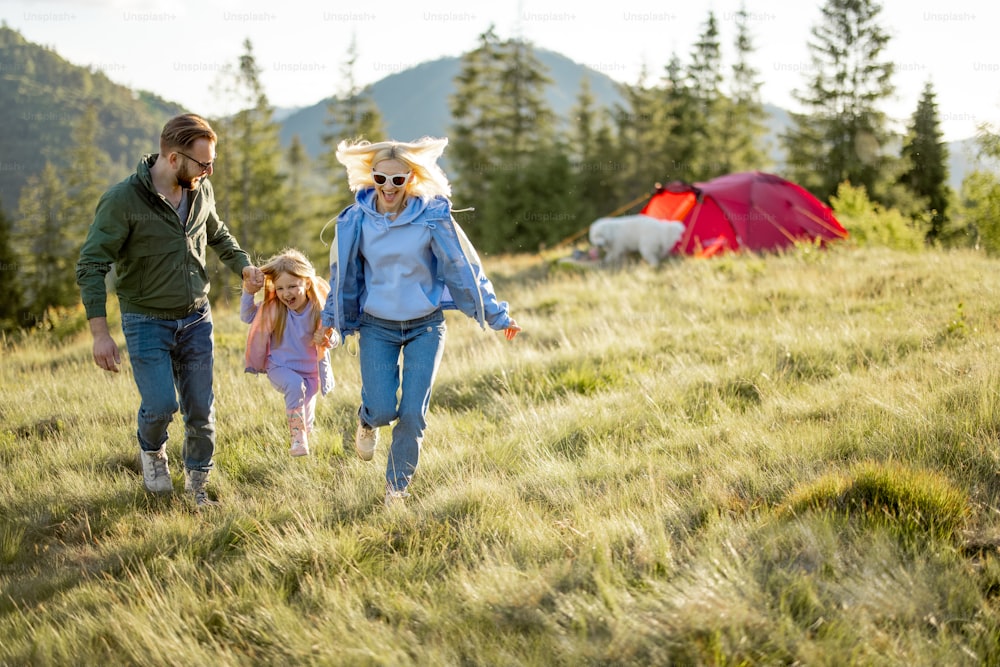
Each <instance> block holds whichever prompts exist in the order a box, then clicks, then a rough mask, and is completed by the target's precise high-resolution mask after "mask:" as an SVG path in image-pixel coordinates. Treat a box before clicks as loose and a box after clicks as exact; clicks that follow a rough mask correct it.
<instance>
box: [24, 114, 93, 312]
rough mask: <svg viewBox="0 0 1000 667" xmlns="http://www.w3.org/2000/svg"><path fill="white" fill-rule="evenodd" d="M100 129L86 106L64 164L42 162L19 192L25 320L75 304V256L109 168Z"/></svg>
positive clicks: (90, 219) (75, 128)
mask: <svg viewBox="0 0 1000 667" xmlns="http://www.w3.org/2000/svg"><path fill="white" fill-rule="evenodd" d="M99 130H100V126H99V120H98V115H97V108H96V106H95V105H94V104H90V105H88V107H87V108H86V109H85V110H84V112H83V115H82V116H81V117H80V119H79V120H78V121H77V122H76V123H75V124H74V126H73V131H72V138H73V143H72V144H71V145H70V146H69V148H68V149H67V150H66V160H65V161H64V166H61V167H58V168H57V167H56V166H55V165H53V164H52V163H46V165H45V168H44V169H43V170H42V173H41V174H36V175H33V176H32V177H30V178H29V179H28V182H27V184H26V185H25V187H24V189H22V190H21V196H20V200H19V202H18V219H17V220H16V222H15V227H14V234H13V243H14V248H15V250H16V251H17V253H18V255H19V256H20V258H21V265H22V269H23V270H22V274H21V275H22V280H21V283H22V287H23V288H24V292H25V297H26V298H25V303H24V306H25V307H26V308H27V311H26V314H25V315H24V317H23V318H22V319H23V321H24V322H26V323H35V324H44V323H46V322H47V321H48V318H49V314H50V309H59V308H68V307H71V306H74V305H76V304H77V303H78V302H79V297H80V295H79V292H78V291H77V285H76V280H75V276H76V259H77V257H79V255H80V246H81V245H82V244H83V239H84V238H85V237H86V234H87V228H88V227H89V226H90V223H91V221H92V220H93V217H94V208H95V207H96V205H97V201H98V199H100V197H101V195H102V194H103V192H104V190H105V189H106V188H107V186H108V185H109V184H108V183H107V174H109V173H110V172H111V160H110V159H109V158H108V156H107V154H106V153H105V152H104V151H103V150H101V149H100V148H99V146H98V133H99Z"/></svg>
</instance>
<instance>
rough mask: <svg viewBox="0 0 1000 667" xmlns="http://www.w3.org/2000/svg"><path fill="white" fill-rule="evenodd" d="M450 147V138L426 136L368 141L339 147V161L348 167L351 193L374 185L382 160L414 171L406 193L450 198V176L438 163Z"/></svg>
mask: <svg viewBox="0 0 1000 667" xmlns="http://www.w3.org/2000/svg"><path fill="white" fill-rule="evenodd" d="M447 145H448V139H447V138H442V139H438V138H435V137H423V138H422V139H418V140H417V141H410V142H405V141H380V142H378V143H374V144H373V143H371V142H370V141H367V140H365V139H360V140H356V141H353V142H350V141H347V140H344V141H341V142H340V143H339V144H337V160H338V161H339V162H340V163H341V164H342V165H344V166H345V167H346V168H347V185H348V187H350V188H351V192H357V191H358V190H360V189H362V188H365V187H371V186H373V185H375V181H374V180H373V179H372V168H373V167H374V165H376V164H378V163H379V162H382V161H383V160H399V161H400V162H402V163H404V164H406V165H407V166H408V167H409V168H410V170H411V171H412V172H413V176H412V177H411V178H410V180H409V181H407V183H406V192H407V193H408V194H412V195H415V196H417V197H426V198H431V197H436V196H438V195H442V196H444V197H450V196H451V184H449V183H448V177H447V176H445V174H444V171H442V170H441V167H439V166H438V164H437V160H438V158H439V157H441V154H442V153H443V152H444V148H445V146H447Z"/></svg>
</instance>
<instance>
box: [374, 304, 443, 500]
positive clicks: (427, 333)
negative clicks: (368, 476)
mask: <svg viewBox="0 0 1000 667" xmlns="http://www.w3.org/2000/svg"><path fill="white" fill-rule="evenodd" d="M445 332H446V326H445V320H444V313H442V312H441V311H440V310H438V311H435V312H434V313H432V314H430V315H428V316H427V317H423V318H420V319H417V320H407V321H404V322H395V321H392V320H383V319H380V318H377V317H372V316H371V315H368V314H366V313H363V314H362V315H361V325H360V333H361V335H360V340H359V342H358V348H359V357H360V363H361V409H360V410H359V411H358V416H359V417H360V418H361V421H363V422H364V423H365V424H367V425H368V426H372V427H379V426H385V425H387V424H390V423H392V422H393V421H396V425H395V426H394V427H393V429H392V444H391V445H390V448H389V461H388V463H387V464H386V469H385V481H386V482H387V483H388V485H389V486H390V487H391V488H393V489H396V490H400V491H401V490H403V489H405V488H406V487H407V485H408V484H409V483H410V480H411V479H412V478H413V473H414V472H415V471H416V469H417V462H418V460H419V458H420V445H421V443H422V442H423V439H424V429H425V428H426V427H427V419H426V417H427V408H428V407H429V405H430V400H431V388H432V386H433V385H434V376H435V375H437V370H438V366H439V365H440V363H441V355H442V354H443V353H444V339H445ZM400 390H401V391H400ZM397 393H398V399H397Z"/></svg>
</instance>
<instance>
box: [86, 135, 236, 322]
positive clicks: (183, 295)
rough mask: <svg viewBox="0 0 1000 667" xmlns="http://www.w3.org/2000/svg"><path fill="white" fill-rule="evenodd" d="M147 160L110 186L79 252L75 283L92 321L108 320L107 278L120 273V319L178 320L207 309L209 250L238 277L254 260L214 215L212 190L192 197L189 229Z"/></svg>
mask: <svg viewBox="0 0 1000 667" xmlns="http://www.w3.org/2000/svg"><path fill="white" fill-rule="evenodd" d="M155 162H156V155H155V154H153V155H146V156H144V157H143V158H142V160H141V161H140V162H139V167H138V168H137V169H136V172H135V173H134V174H132V175H131V176H129V177H128V178H126V179H125V180H124V181H122V182H121V183H118V184H117V185H114V186H112V187H111V188H110V189H109V190H108V191H107V192H106V193H104V195H103V196H102V197H101V199H100V201H99V202H98V203H97V210H96V212H95V213H94V222H93V223H92V224H91V225H90V231H89V232H88V233H87V239H86V240H85V241H84V243H83V247H82V248H81V249H80V260H79V262H78V263H77V265H76V282H77V284H78V285H79V286H80V294H81V296H82V299H83V307H84V308H85V309H86V311H87V319H93V318H95V317H106V315H107V310H106V309H107V290H106V288H105V282H104V280H105V276H106V275H107V273H108V271H110V270H111V265H112V263H114V265H115V275H116V278H115V291H116V292H117V293H118V301H119V303H120V304H121V311H122V312H123V313H140V314H145V315H155V316H158V317H165V318H169V319H180V318H183V317H186V316H187V315H189V314H191V313H192V312H194V311H195V310H197V309H198V308H200V307H201V306H203V305H204V304H206V303H207V302H208V290H209V280H208V271H207V270H206V263H205V248H206V247H207V246H211V247H212V248H213V249H214V250H215V252H216V253H217V254H218V256H219V259H221V260H222V262H223V263H224V264H225V265H226V266H228V267H229V268H230V269H232V270H233V271H235V272H236V273H241V272H242V270H243V267H244V266H249V265H250V263H251V262H250V258H249V256H248V255H247V253H246V252H244V251H243V250H242V249H241V248H240V245H239V243H237V242H236V239H235V238H233V236H232V234H230V233H229V228H228V227H226V224H225V223H224V222H222V221H221V220H219V216H218V214H217V213H216V212H215V193H214V191H213V190H212V184H211V183H210V182H209V181H208V180H207V179H205V180H203V181H202V182H201V184H200V187H199V188H198V189H197V190H193V191H191V192H190V193H189V194H190V199H191V201H190V208H189V213H188V221H187V225H186V226H182V225H181V223H180V220H179V219H178V218H177V214H176V213H175V212H174V210H173V208H171V206H170V204H168V203H167V202H166V201H165V200H164V199H163V198H161V197H160V195H159V193H158V192H157V191H156V188H154V187H153V179H152V176H151V174H150V171H149V169H150V167H151V166H152V165H153V164H154V163H155Z"/></svg>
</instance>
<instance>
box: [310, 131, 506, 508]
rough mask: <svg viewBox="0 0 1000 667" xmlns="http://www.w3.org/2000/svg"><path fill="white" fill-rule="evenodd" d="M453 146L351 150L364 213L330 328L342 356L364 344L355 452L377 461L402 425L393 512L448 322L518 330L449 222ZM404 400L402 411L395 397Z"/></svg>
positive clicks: (333, 302)
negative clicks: (385, 440) (445, 167)
mask: <svg viewBox="0 0 1000 667" xmlns="http://www.w3.org/2000/svg"><path fill="white" fill-rule="evenodd" d="M447 144H448V140H447V139H436V138H432V137H425V138H423V139H420V140H418V141H415V142H405V143H404V142H397V141H383V142H379V143H375V144H373V143H369V142H367V141H363V140H362V141H358V142H353V143H351V142H347V141H342V142H341V143H340V144H339V145H338V146H337V160H338V161H340V163H341V164H343V165H344V166H345V167H346V169H347V182H348V186H349V187H350V188H351V191H353V192H355V193H356V195H355V203H354V204H352V205H350V206H348V207H347V208H346V209H344V211H343V212H342V213H341V214H340V215H339V216H338V218H337V233H336V239H335V241H334V244H333V247H332V248H331V249H330V294H329V296H328V297H327V300H326V307H325V308H324V309H323V315H322V323H323V326H324V327H328V328H329V329H328V333H329V334H330V335H331V338H332V340H331V341H330V343H331V344H332V345H334V346H336V345H338V344H339V343H340V341H341V340H342V338H343V337H344V336H349V335H351V334H353V333H355V332H358V333H359V334H360V335H359V349H360V363H361V407H360V409H359V410H358V428H357V433H356V434H355V439H354V447H355V450H356V451H357V454H358V456H359V457H360V458H361V459H363V460H365V461H369V460H371V458H372V456H373V455H374V453H375V447H376V445H377V443H378V435H379V433H378V429H379V427H381V426H386V425H388V424H390V423H392V422H393V421H395V422H396V424H395V426H394V427H393V429H392V444H391V445H390V447H389V458H388V463H387V464H386V471H385V478H386V493H385V502H386V505H391V504H394V503H397V502H401V501H402V500H403V499H404V498H406V497H408V496H409V493H408V491H407V488H408V486H409V484H410V481H411V480H412V479H413V474H414V472H415V471H416V469H417V462H418V460H419V457H420V445H421V443H422V441H423V438H424V429H425V428H426V426H427V421H426V416H427V408H428V406H429V404H430V395H431V388H432V386H433V384H434V377H435V375H436V373H437V369H438V366H439V364H440V361H441V355H442V353H443V351H444V339H445V318H444V313H443V311H444V310H446V309H450V308H454V309H457V310H459V311H461V312H462V313H465V314H466V315H467V316H469V317H471V318H474V319H475V320H477V321H478V322H479V325H480V326H481V327H483V328H485V327H486V326H487V325H489V326H490V328H492V329H495V330H497V331H499V330H503V331H504V333H505V335H506V337H507V340H512V339H513V338H514V336H516V335H517V333H518V332H519V331H521V328H520V327H519V326H518V325H517V323H516V322H515V321H514V320H513V319H511V317H510V314H509V312H508V311H509V308H508V305H507V303H506V302H498V301H497V298H496V295H495V294H494V292H493V285H492V283H490V281H489V279H488V278H487V277H486V275H485V274H484V273H483V270H482V266H481V263H480V261H479V257H478V255H477V253H476V251H475V249H474V248H473V247H472V245H471V244H470V243H469V241H468V239H467V238H466V236H465V233H464V232H463V231H462V229H461V228H460V227H459V226H458V223H456V222H455V220H454V219H453V218H452V215H451V202H450V201H449V199H448V197H449V196H450V194H451V186H450V185H449V183H448V179H447V177H446V176H445V174H444V172H443V171H442V170H441V168H440V167H439V166H438V165H437V160H438V158H439V157H440V156H441V153H442V152H443V151H444V148H445V146H446V145H447ZM399 389H402V391H401V393H400V395H399V398H398V400H397V391H398V390H399Z"/></svg>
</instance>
